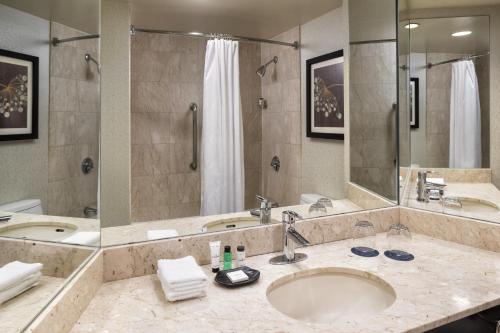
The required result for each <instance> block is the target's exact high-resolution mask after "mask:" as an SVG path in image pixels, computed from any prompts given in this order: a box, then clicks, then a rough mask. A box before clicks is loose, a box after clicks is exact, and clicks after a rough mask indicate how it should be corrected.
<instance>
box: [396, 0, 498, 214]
mask: <svg viewBox="0 0 500 333" xmlns="http://www.w3.org/2000/svg"><path fill="white" fill-rule="evenodd" d="M467 10H469V12H470V13H471V14H470V15H467ZM409 13H410V14H409V15H406V17H403V18H404V19H402V20H401V21H400V33H401V35H402V36H404V37H407V38H402V39H401V41H402V47H401V52H400V57H399V59H400V79H402V80H401V82H403V83H402V85H406V87H405V89H406V90H404V93H405V95H406V96H405V97H407V100H406V104H405V105H404V106H406V108H405V110H406V111H407V114H406V115H405V116H406V118H405V119H404V120H402V121H404V125H403V126H402V128H403V130H402V131H401V135H402V136H401V147H402V154H401V158H402V160H405V162H403V163H401V166H403V168H402V170H400V171H401V175H402V177H401V181H402V184H401V186H403V187H402V188H403V190H402V191H401V193H402V198H401V200H402V204H404V205H407V206H409V207H414V208H422V209H429V210H433V211H438V212H444V213H448V214H453V215H461V216H468V217H475V218H481V219H485V220H492V221H497V222H500V209H499V207H500V192H499V190H498V186H500V182H499V181H498V179H497V177H498V176H496V172H497V168H496V165H495V164H494V160H495V158H496V154H497V153H496V145H497V144H498V140H496V141H495V140H494V135H495V134H494V133H492V132H493V130H492V126H493V123H494V119H493V121H492V119H490V118H491V117H495V116H494V113H492V112H490V90H491V87H490V85H494V82H491V83H490V79H491V78H492V76H491V74H490V56H489V54H490V17H489V16H486V15H474V14H472V13H473V9H464V10H462V11H460V15H454V16H449V15H442V13H441V12H440V13H439V14H441V15H438V14H437V13H435V17H430V16H429V15H428V13H427V15H424V16H419V15H418V14H417V13H413V14H412V13H411V11H410V12H409ZM400 93H401V91H400ZM400 95H402V94H400ZM401 105H402V106H403V104H401ZM492 135H493V136H492ZM405 145H406V146H405ZM405 156H406V158H405ZM492 162H493V163H492ZM406 175H407V177H403V176H406Z"/></svg>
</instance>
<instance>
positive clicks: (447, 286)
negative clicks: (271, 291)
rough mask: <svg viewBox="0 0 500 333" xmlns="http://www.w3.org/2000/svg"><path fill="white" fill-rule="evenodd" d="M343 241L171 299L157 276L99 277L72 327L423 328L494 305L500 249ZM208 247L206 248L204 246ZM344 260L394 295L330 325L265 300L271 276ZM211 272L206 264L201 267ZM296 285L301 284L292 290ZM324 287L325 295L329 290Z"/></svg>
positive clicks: (428, 241) (242, 332) (230, 332)
mask: <svg viewBox="0 0 500 333" xmlns="http://www.w3.org/2000/svg"><path fill="white" fill-rule="evenodd" d="M349 243H350V241H349V240H346V241H339V242H334V243H326V244H321V245H317V246H312V247H309V248H304V249H300V251H299V252H305V253H307V254H308V256H309V258H308V259H307V260H305V261H303V262H300V263H296V264H290V265H282V266H273V265H270V264H269V263H268V260H269V259H270V258H271V257H273V256H274V255H276V253H275V254H267V255H261V256H255V257H251V258H248V259H247V260H246V265H248V266H250V267H252V268H255V269H258V270H260V271H261V277H260V280H259V281H258V282H257V283H255V284H253V285H250V286H247V287H244V288H239V289H225V288H223V287H220V286H218V285H216V284H215V283H209V287H208V291H207V293H208V296H207V297H204V298H200V299H192V300H185V301H181V302H176V303H170V302H168V301H167V300H166V299H165V296H164V294H163V292H162V289H161V286H160V283H159V281H158V279H157V277H156V276H155V275H146V276H141V277H137V278H132V279H128V280H120V281H114V282H109V283H106V284H104V285H103V286H102V287H101V288H100V290H99V291H98V293H97V295H96V296H95V298H94V299H93V300H92V302H91V303H90V305H89V306H88V308H87V309H86V311H85V312H84V313H83V315H82V316H81V317H80V319H79V320H78V322H77V324H76V325H75V326H74V327H73V329H72V330H71V332H72V333H83V332H114V333H121V332H124V333H125V332H148V333H155V332H182V333H189V332H203V333H210V332H214V333H215V332H219V333H246V332H248V333H250V332H252V333H255V332H263V333H264V332H266V333H278V332H279V333H284V332H287V333H292V332H294V333H295V332H297V333H298V332H300V333H303V332H318V333H319V332H324V333H326V332H329V333H331V332H336V333H341V332H372V333H373V332H424V331H426V330H429V329H431V328H434V327H437V326H441V325H443V324H445V323H448V322H452V321H455V320H458V319H460V318H463V317H466V316H468V315H470V314H473V313H476V312H479V311H481V310H484V309H486V308H489V307H492V306H496V305H498V304H500V288H499V285H500V254H498V253H495V252H488V251H484V250H479V249H476V248H472V247H468V246H464V245H460V244H456V243H451V242H446V241H441V240H437V239H433V238H430V237H427V236H423V235H413V241H412V242H411V244H410V251H411V252H412V253H413V254H414V255H415V260H414V261H411V262H397V261H393V260H391V259H388V258H386V257H385V256H384V255H383V254H382V253H383V251H384V249H385V248H386V245H387V242H386V235H385V234H379V235H377V248H378V249H379V251H380V252H381V255H379V256H378V257H376V258H362V257H357V256H355V255H353V254H351V252H350V251H349ZM207 251H208V249H207ZM324 267H344V268H351V269H357V270H362V271H367V272H370V273H372V274H375V275H376V276H378V277H380V278H382V279H383V280H385V281H386V282H388V283H389V284H390V285H391V286H392V287H393V288H394V290H395V292H396V295H397V299H396V301H395V302H394V303H393V304H392V305H391V306H390V307H389V308H387V309H385V310H384V311H383V312H381V313H379V314H377V315H373V316H366V315H360V316H359V318H355V319H353V318H352V317H351V318H350V319H349V320H347V319H346V318H342V317H341V318H339V319H336V320H335V321H333V322H331V323H328V324H311V323H306V322H302V321H297V320H295V319H291V318H289V317H287V316H285V315H284V314H282V313H280V312H278V311H277V310H276V309H274V308H273V307H272V306H271V304H270V303H269V302H268V301H267V298H266V290H267V288H268V287H269V285H270V284H271V283H272V282H273V281H275V280H276V279H278V278H280V277H283V276H285V275H288V274H292V273H295V272H298V271H301V270H305V269H313V268H324ZM203 268H204V270H205V271H206V272H207V274H208V275H209V276H210V277H211V278H212V277H213V274H212V273H210V268H209V267H208V266H204V267H203ZM298 292H300V291H298ZM327 293H328V291H327V290H325V296H328V294H327Z"/></svg>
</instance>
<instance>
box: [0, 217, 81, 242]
mask: <svg viewBox="0 0 500 333" xmlns="http://www.w3.org/2000/svg"><path fill="white" fill-rule="evenodd" d="M76 230H77V226H76V225H73V224H69V223H59V222H43V223H19V224H15V225H10V226H5V227H0V236H4V237H12V238H26V239H36V240H42V241H52V242H57V241H61V240H63V239H65V238H67V237H69V236H71V235H72V234H73V233H74V232H75V231H76Z"/></svg>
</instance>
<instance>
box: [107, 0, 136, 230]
mask: <svg viewBox="0 0 500 333" xmlns="http://www.w3.org/2000/svg"><path fill="white" fill-rule="evenodd" d="M129 29H130V8H129V5H128V4H127V3H125V2H121V1H117V0H102V2H101V65H102V72H101V187H100V188H101V214H100V216H101V222H102V226H104V227H109V226H118V225H125V224H129V223H130V195H131V191H130V34H129Z"/></svg>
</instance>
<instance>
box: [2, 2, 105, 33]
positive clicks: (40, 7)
mask: <svg viewBox="0 0 500 333" xmlns="http://www.w3.org/2000/svg"><path fill="white" fill-rule="evenodd" d="M0 4H4V5H6V6H9V7H12V8H15V9H18V10H21V11H23V12H26V13H29V14H32V15H35V16H38V17H41V18H44V19H46V20H52V21H56V22H59V23H62V24H64V25H67V26H70V27H72V28H75V29H77V30H80V31H84V32H87V33H90V34H94V33H98V31H99V13H100V0H0Z"/></svg>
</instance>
